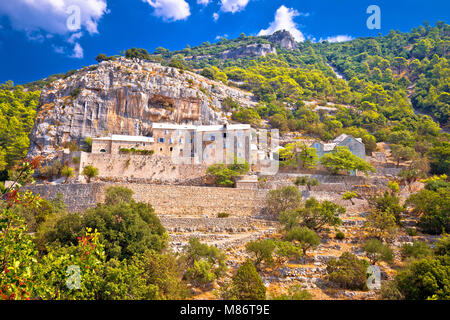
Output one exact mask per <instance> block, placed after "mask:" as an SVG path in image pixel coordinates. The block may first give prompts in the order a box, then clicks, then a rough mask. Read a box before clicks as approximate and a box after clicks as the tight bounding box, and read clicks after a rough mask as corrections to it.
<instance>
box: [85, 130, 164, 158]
mask: <svg viewBox="0 0 450 320" xmlns="http://www.w3.org/2000/svg"><path fill="white" fill-rule="evenodd" d="M154 142H155V141H154V139H153V137H142V136H127V135H118V134H113V135H112V136H110V137H100V138H92V153H108V154H119V153H120V149H131V148H134V149H136V150H153V149H154Z"/></svg>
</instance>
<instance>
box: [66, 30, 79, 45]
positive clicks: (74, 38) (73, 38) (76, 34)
mask: <svg viewBox="0 0 450 320" xmlns="http://www.w3.org/2000/svg"><path fill="white" fill-rule="evenodd" d="M82 36H83V33H82V32H77V33H74V34H72V35H71V36H70V38H69V39H68V40H67V42H69V43H75V42H76V40H78V39H80V38H81V37H82Z"/></svg>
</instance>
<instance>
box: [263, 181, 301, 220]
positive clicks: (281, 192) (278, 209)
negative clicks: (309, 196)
mask: <svg viewBox="0 0 450 320" xmlns="http://www.w3.org/2000/svg"><path fill="white" fill-rule="evenodd" d="M301 203H302V194H301V193H300V191H299V190H298V189H297V188H296V187H294V186H287V187H283V188H280V189H275V190H270V191H269V193H268V194H267V197H266V211H267V214H269V215H271V216H274V217H278V215H279V214H281V213H282V212H284V211H291V210H296V209H297V208H298V207H299V206H300V205H301Z"/></svg>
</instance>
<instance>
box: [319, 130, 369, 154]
mask: <svg viewBox="0 0 450 320" xmlns="http://www.w3.org/2000/svg"><path fill="white" fill-rule="evenodd" d="M311 147H312V148H315V149H316V150H317V156H318V157H319V159H320V158H321V157H322V156H323V155H325V154H327V153H330V152H333V150H334V149H335V148H336V147H347V148H348V149H349V150H350V151H351V153H353V154H354V155H355V156H357V157H359V158H361V159H365V158H366V148H365V146H364V143H363V142H362V140H361V138H354V137H352V136H351V135H347V134H341V135H340V136H339V137H337V138H335V139H334V140H333V141H331V142H329V143H324V142H320V141H316V142H314V143H313V144H312V145H311Z"/></svg>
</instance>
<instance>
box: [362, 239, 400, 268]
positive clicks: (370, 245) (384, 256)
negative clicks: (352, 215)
mask: <svg viewBox="0 0 450 320" xmlns="http://www.w3.org/2000/svg"><path fill="white" fill-rule="evenodd" d="M362 249H363V250H364V252H365V253H366V255H367V257H368V258H369V260H370V263H371V264H375V263H377V262H378V261H385V262H389V263H390V262H393V261H394V253H393V251H392V249H391V247H390V246H389V245H388V244H383V243H381V241H380V240H378V239H371V240H368V241H366V242H365V243H364V244H363V246H362Z"/></svg>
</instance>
